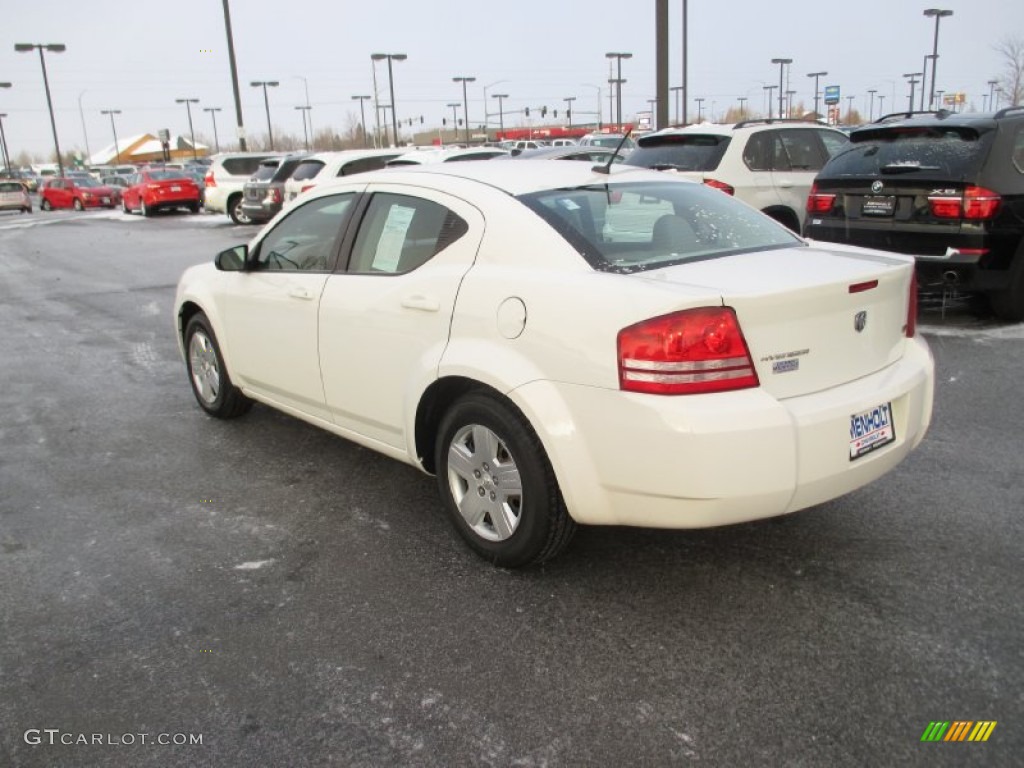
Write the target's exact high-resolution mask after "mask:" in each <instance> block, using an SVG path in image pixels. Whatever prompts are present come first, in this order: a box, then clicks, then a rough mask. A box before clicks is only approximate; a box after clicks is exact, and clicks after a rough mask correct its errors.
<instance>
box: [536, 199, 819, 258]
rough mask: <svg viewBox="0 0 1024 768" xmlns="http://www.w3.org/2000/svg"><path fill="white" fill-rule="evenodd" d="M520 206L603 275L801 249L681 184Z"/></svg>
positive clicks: (785, 235) (789, 237)
mask: <svg viewBox="0 0 1024 768" xmlns="http://www.w3.org/2000/svg"><path fill="white" fill-rule="evenodd" d="M519 200H521V201H522V202H523V203H524V204H525V205H526V206H528V207H529V208H530V209H531V210H533V211H535V212H536V213H537V214H538V215H540V216H541V218H543V219H544V220H545V221H546V222H548V223H549V224H550V225H551V226H552V227H554V229H555V230H556V231H558V233H559V234H561V235H562V236H563V237H564V238H565V239H566V240H568V241H569V243H570V244H571V245H572V246H574V247H575V248H576V250H577V251H579V253H580V255H582V256H583V258H585V259H586V260H587V261H588V262H589V263H590V265H591V266H592V267H594V269H599V270H603V271H610V272H637V271H643V270H648V269H659V268H661V267H667V266H671V265H673V264H681V263H684V262H689V261H698V260H703V259H710V258H716V257H719V256H727V255H731V254H736V253H746V252H748V251H759V250H770V249H774V248H791V247H794V246H798V245H802V244H803V241H802V240H800V238H798V237H797V236H796V235H794V234H793V233H792V232H790V231H789V230H788V229H786V228H785V227H783V226H781V225H780V224H778V223H776V222H774V221H772V220H771V219H769V218H768V217H767V216H765V215H763V214H761V213H759V212H758V211H755V210H754V209H753V208H750V207H749V206H747V205H744V204H743V203H741V202H739V201H737V200H735V199H733V198H732V197H729V196H728V195H726V194H723V193H722V192H720V191H718V190H717V189H712V188H710V187H706V186H704V185H702V184H695V183H689V182H683V181H679V182H674V183H673V182H654V181H651V182H632V183H622V184H611V183H609V184H600V185H592V186H585V187H574V188H571V189H552V190H545V191H543V192H534V193H530V194H527V195H522V196H520V197H519Z"/></svg>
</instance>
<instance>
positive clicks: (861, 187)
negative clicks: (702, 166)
mask: <svg viewBox="0 0 1024 768" xmlns="http://www.w3.org/2000/svg"><path fill="white" fill-rule="evenodd" d="M804 234H805V235H806V236H807V237H811V238H814V239H816V240H829V241H831V242H835V243H849V244H852V245H861V246H866V247H869V248H880V249H882V250H888V251H898V252H899V253H906V254H910V255H912V256H914V257H915V258H916V259H917V279H918V285H919V287H920V289H921V292H922V293H952V292H959V291H964V292H967V293H977V294H983V295H987V297H988V299H989V303H990V305H991V307H992V310H993V312H994V313H995V314H996V316H997V317H999V318H1001V319H1003V320H1011V321H1018V320H1024V107H1010V108H1008V109H1003V110H1001V111H999V112H996V113H995V114H991V113H989V114H970V113H964V114H954V113H950V112H945V111H939V112H928V113H914V112H908V113H903V114H896V115H887V116H886V117H883V118H881V119H880V120H878V121H876V122H875V123H872V124H871V125H869V126H866V127H864V128H859V129H857V130H855V131H853V132H852V133H851V134H850V145H849V147H848V148H847V149H846V150H844V151H843V152H840V153H839V154H837V155H836V156H835V157H833V158H832V159H831V160H830V161H829V162H828V164H827V165H826V166H825V167H824V168H822V170H821V172H820V173H819V174H818V176H817V178H816V179H815V183H814V187H813V188H812V189H811V194H810V195H809V196H808V198H807V223H806V225H805V227H804Z"/></svg>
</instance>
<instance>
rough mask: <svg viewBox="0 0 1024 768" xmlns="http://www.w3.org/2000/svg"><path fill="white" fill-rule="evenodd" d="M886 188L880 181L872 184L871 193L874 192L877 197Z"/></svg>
mask: <svg viewBox="0 0 1024 768" xmlns="http://www.w3.org/2000/svg"><path fill="white" fill-rule="evenodd" d="M884 186H885V185H884V184H882V182H880V181H873V182H871V191H872V192H874V193H875V194H876V195H877V194H878V193H879V192H881V191H882V187H884Z"/></svg>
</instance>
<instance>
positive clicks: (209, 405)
mask: <svg viewBox="0 0 1024 768" xmlns="http://www.w3.org/2000/svg"><path fill="white" fill-rule="evenodd" d="M185 360H186V364H187V366H188V379H189V382H190V383H191V384H192V394H194V395H195V396H196V401H197V402H198V403H199V405H200V407H201V408H202V409H203V410H204V411H206V412H207V413H208V414H210V415H211V416H216V417H217V418H218V419H232V418H234V417H236V416H241V415H242V414H243V413H245V412H246V411H248V410H249V409H250V408H251V407H252V400H250V399H249V398H247V397H246V396H245V395H243V394H242V391H241V390H240V389H238V387H236V386H235V385H234V384H232V383H231V377H230V376H229V375H228V371H227V369H226V368H225V367H224V358H223V357H222V356H221V354H220V347H218V346H217V337H216V336H215V335H214V333H213V328H212V327H211V325H210V320H209V318H207V317H206V315H205V314H203V313H202V312H198V313H196V314H195V315H193V316H192V317H191V318H190V319H189V321H188V325H186V326H185Z"/></svg>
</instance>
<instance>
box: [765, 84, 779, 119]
mask: <svg viewBox="0 0 1024 768" xmlns="http://www.w3.org/2000/svg"><path fill="white" fill-rule="evenodd" d="M778 87H779V86H777V85H766V86H764V92H765V93H766V94H767V96H768V102H767V109H765V112H767V113H768V119H769V120H771V118H772V99H773V98H774V97H773V96H772V91H774V90H775V89H776V88H778Z"/></svg>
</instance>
